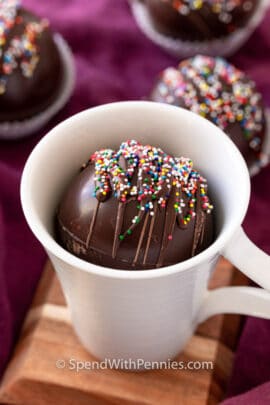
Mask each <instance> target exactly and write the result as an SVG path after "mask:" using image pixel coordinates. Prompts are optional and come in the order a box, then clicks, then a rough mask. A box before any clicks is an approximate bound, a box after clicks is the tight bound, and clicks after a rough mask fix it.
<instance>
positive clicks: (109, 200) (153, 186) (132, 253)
mask: <svg viewBox="0 0 270 405" xmlns="http://www.w3.org/2000/svg"><path fill="white" fill-rule="evenodd" d="M78 177H79V178H76V179H75V180H74V183H73V184H72V185H71V187H70V188H69V189H68V190H67V193H66V195H65V196H64V198H63V200H62V203H61V204H60V207H59V211H58V215H57V230H58V235H59V239H60V240H61V243H62V244H63V245H64V246H65V247H66V248H67V249H68V250H70V251H71V252H72V253H74V254H76V255H77V256H79V257H82V258H84V259H86V260H89V261H91V262H94V263H97V264H102V265H105V266H110V267H116V268H123V269H135V268H138V269H147V268H154V267H162V266H164V265H168V264H174V263H176V262H177V261H181V260H185V259H187V258H189V257H192V256H194V255H195V254H197V253H198V252H200V251H201V250H203V249H205V248H206V247H207V246H209V244H210V243H211V242H212V240H213V221H212V215H209V214H210V212H211V210H212V206H211V204H210V202H209V199H208V197H207V195H206V192H205V190H206V187H207V184H206V180H205V179H203V178H202V177H201V176H200V175H199V173H198V172H196V171H195V170H194V169H193V167H192V162H191V161H190V160H188V159H183V158H181V159H175V158H172V157H171V156H169V155H167V154H165V153H164V152H163V151H161V150H160V149H158V148H152V147H150V146H142V145H141V144H139V143H138V142H136V141H127V142H125V143H123V144H122V145H121V147H120V149H119V151H118V152H113V151H111V150H102V151H99V152H96V153H95V154H94V155H93V156H92V157H91V159H90V162H89V163H88V164H87V165H85V166H84V168H83V169H82V171H81V173H80V175H79V176H78ZM89 218H90V226H89ZM86 222H88V227H87V226H86ZM175 225H177V226H175ZM84 241H85V242H84Z"/></svg>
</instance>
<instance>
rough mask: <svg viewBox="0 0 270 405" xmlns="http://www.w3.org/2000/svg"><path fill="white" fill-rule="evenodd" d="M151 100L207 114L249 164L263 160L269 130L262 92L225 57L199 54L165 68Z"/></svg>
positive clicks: (155, 85) (151, 95) (203, 114)
mask: <svg viewBox="0 0 270 405" xmlns="http://www.w3.org/2000/svg"><path fill="white" fill-rule="evenodd" d="M150 100H152V101H156V102H161V103H168V104H172V105H175V106H179V107H183V108H186V109H189V110H191V111H193V112H195V113H197V114H199V115H201V116H203V117H205V118H207V119H208V120H210V121H212V122H213V123H214V124H215V125H217V126H218V127H219V128H221V129H222V130H223V131H224V132H225V133H226V134H227V135H228V136H229V137H230V138H231V139H232V141H233V142H234V143H235V144H236V146H237V147H238V148H239V150H240V152H241V153H242V155H243V157H244V159H245V160H246V162H247V164H248V166H252V165H253V164H254V163H255V162H258V161H259V160H260V154H261V151H262V146H263V143H264V139H265V134H266V119H265V114H264V106H263V101H262V96H261V94H260V93H259V92H258V91H257V89H256V86H255V83H254V82H253V81H252V80H250V79H249V78H248V77H247V76H246V75H245V74H244V73H243V72H242V71H240V70H239V69H237V68H235V67H234V66H233V65H231V64H230V63H228V62H227V61H226V60H225V59H223V58H219V57H217V58H214V57H208V56H202V55H198V56H195V57H194V58H191V59H187V60H184V61H183V62H181V63H180V64H179V65H178V67H177V68H174V67H169V68H167V69H165V70H164V71H163V72H161V74H160V75H159V77H158V78H157V80H156V83H155V84H154V87H153V89H152V91H151V94H150ZM209 146H210V147H211V145H209Z"/></svg>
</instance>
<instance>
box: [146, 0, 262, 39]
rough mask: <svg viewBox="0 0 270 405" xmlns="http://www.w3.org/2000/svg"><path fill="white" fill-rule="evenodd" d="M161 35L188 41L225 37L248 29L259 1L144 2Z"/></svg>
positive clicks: (171, 0)
mask: <svg viewBox="0 0 270 405" xmlns="http://www.w3.org/2000/svg"><path fill="white" fill-rule="evenodd" d="M143 1H144V3H145V5H146V6H147V8H148V11H149V14H150V17H151V19H152V22H153V25H154V27H155V28H156V30H158V31H159V32H160V33H162V34H165V35H167V36H170V37H173V38H179V39H182V40H186V41H206V40H212V39H216V38H221V37H226V36H227V35H229V34H231V33H233V32H234V31H236V30H237V29H238V28H242V27H245V26H246V25H247V24H248V22H249V21H250V19H251V17H252V16H253V15H254V13H255V11H256V10H257V7H258V6H259V4H260V0H215V1H212V0H198V1H195V0H178V1H175V0H143Z"/></svg>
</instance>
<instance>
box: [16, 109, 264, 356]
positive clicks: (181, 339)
mask: <svg viewBox="0 0 270 405" xmlns="http://www.w3.org/2000/svg"><path fill="white" fill-rule="evenodd" d="M130 138H134V139H137V140H138V141H141V142H142V143H148V144H152V145H154V146H160V147H161V148H162V149H163V150H165V151H166V152H168V153H170V154H172V155H175V156H185V157H190V158H191V159H193V161H194V162H195V168H197V169H198V170H199V171H201V173H202V174H203V175H204V176H205V177H206V178H207V179H208V182H209V188H210V190H211V196H212V198H213V201H214V205H215V210H214V212H215V218H216V222H217V237H216V240H215V242H214V243H213V244H212V245H211V246H210V247H209V248H208V249H206V250H205V251H203V252H202V253H200V254H198V255H197V256H195V257H193V258H191V259H189V260H187V261H184V262H182V263H179V264H176V265H173V266H168V267H163V268H160V269H153V270H147V271H138V270H135V271H123V270H115V269H110V268H105V267H100V266H96V265H94V264H91V263H87V262H85V261H83V260H81V259H79V258H77V257H75V256H74V255H72V254H70V253H69V252H67V251H66V250H65V249H63V248H62V247H61V246H60V245H59V244H58V243H57V242H56V240H55V239H54V235H53V222H54V221H53V220H54V215H55V212H56V207H57V204H58V203H59V200H60V198H61V195H62V193H63V191H64V189H65V188H66V186H67V185H68V183H69V182H70V180H71V178H72V177H73V176H74V174H75V173H77V172H78V168H79V167H80V166H81V164H82V163H84V162H86V161H87V160H88V158H89V156H90V155H91V153H93V152H94V151H96V150H98V149H100V148H105V147H111V148H117V147H118V146H119V145H120V143H121V142H122V141H123V140H126V139H130ZM249 195H250V180H249V174H248V170H247V167H246V165H245V163H244V160H243V158H242V156H241V154H240V153H239V151H238V149H237V148H236V147H235V146H234V144H233V143H232V142H231V141H230V139H229V138H228V137H227V136H226V135H225V134H224V133H223V132H222V131H221V130H219V129H218V128H217V127H216V126H215V125H213V124H211V123H210V122H209V121H207V120H205V119H203V118H201V117H199V116H197V115H195V114H193V113H191V112H189V111H186V110H183V109H180V108H178V107H173V106H169V105H163V104H158V103H151V102H143V101H138V102H120V103H113V104H107V105H104V106H99V107H96V108H92V109H89V110H86V111H84V112H81V113H79V114H77V115H75V116H73V117H71V118H69V119H68V120H66V121H64V122H62V123H61V124H59V125H58V126H56V127H55V128H54V129H53V130H52V131H50V132H49V133H48V135H46V136H45V137H44V138H43V139H42V140H41V141H40V142H39V144H38V145H37V146H36V147H35V149H34V150H33V152H32V153H31V155H30V157H29V159H28V161H27V163H26V166H25V169H24V172H23V176H22V182H21V201H22V206H23V210H24V214H25V217H26V219H27V222H28V224H29V226H30V228H31V229H32V231H33V233H34V234H35V236H36V237H37V238H38V239H39V241H40V242H41V243H42V245H43V246H44V247H45V249H46V251H47V253H48V255H49V257H50V259H51V261H52V263H53V265H54V268H55V270H56V272H57V274H58V277H59V279H60V282H61V285H62V288H63V291H64V294H65V297H66V300H67V303H68V306H69V309H70V312H71V319H72V322H73V325H74V328H75V330H76V332H77V334H78V336H79V338H80V340H81V341H82V343H83V344H84V346H85V347H86V348H87V349H88V350H89V351H90V352H91V353H92V354H93V355H94V356H96V357H97V358H100V359H104V358H111V359H125V360H130V359H131V360H135V361H136V360H138V359H143V360H145V361H166V360H168V359H172V358H174V357H175V356H176V355H177V354H178V353H179V352H180V351H181V350H182V349H183V347H184V345H185V344H186V342H187V340H188V339H189V338H190V336H191V335H192V334H193V332H194V329H195V328H196V326H197V324H198V323H200V322H202V321H204V320H205V319H207V318H208V317H209V316H211V315H214V314H218V313H240V314H247V315H254V316H260V317H264V318H268V319H269V318H270V293H269V292H267V291H265V290H269V291H270V258H269V256H268V255H266V254H265V253H263V252H262V251H261V250H259V249H258V248H257V247H256V246H255V245H254V244H253V243H252V242H251V241H249V239H248V238H247V236H246V235H245V234H244V231H243V229H242V228H241V223H242V221H243V218H244V216H245V213H246V210H247V206H248V202H249ZM104 232H106V229H104ZM220 255H223V256H225V257H226V258H227V259H229V260H230V261H231V262H232V263H233V264H234V265H235V266H237V267H238V268H239V269H240V270H241V271H242V272H243V273H245V274H246V275H247V276H248V277H250V278H251V279H252V280H253V281H255V282H256V283H258V284H259V285H261V286H262V287H263V288H264V289H265V290H263V289H260V288H255V287H225V288H219V289H216V290H214V291H211V292H209V291H208V290H207V284H208V280H209V277H210V275H211V272H212V270H213V269H214V267H215V264H216V262H217V260H218V258H219V256H220Z"/></svg>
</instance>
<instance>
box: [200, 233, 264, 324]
mask: <svg viewBox="0 0 270 405" xmlns="http://www.w3.org/2000/svg"><path fill="white" fill-rule="evenodd" d="M220 253H221V255H222V256H224V257H225V258H226V259H228V260H229V261H230V262H231V263H232V264H233V265H234V266H235V267H237V268H238V269H239V270H241V271H242V273H244V274H245V275H246V276H248V277H249V278H250V279H251V280H253V281H255V283H257V284H259V285H260V286H261V287H263V288H264V289H261V288H257V287H222V288H217V289H215V290H213V291H207V293H206V297H205V298H204V301H203V303H202V306H201V308H200V310H199V314H198V318H197V323H201V322H204V321H205V320H206V319H207V318H209V317H210V316H212V315H217V314H225V313H229V314H241V315H251V316H257V317H259V318H266V319H270V256H268V255H267V254H266V253H264V252H263V251H262V250H261V249H259V248H258V247H257V246H256V245H254V243H252V242H251V240H250V239H249V238H248V237H247V235H246V234H245V232H244V230H243V228H242V227H240V228H239V229H238V231H237V232H236V234H235V235H234V237H233V238H232V240H231V241H230V242H229V244H228V245H227V246H226V247H225V248H224V249H223V251H222V252H220Z"/></svg>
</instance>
